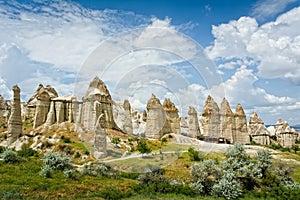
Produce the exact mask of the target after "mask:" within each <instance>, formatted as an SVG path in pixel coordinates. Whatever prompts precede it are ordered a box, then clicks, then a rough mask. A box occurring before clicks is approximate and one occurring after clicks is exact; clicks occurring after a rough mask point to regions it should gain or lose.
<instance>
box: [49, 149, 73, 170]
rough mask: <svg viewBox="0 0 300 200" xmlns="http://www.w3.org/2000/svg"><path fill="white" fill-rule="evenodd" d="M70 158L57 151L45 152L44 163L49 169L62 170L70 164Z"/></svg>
mask: <svg viewBox="0 0 300 200" xmlns="http://www.w3.org/2000/svg"><path fill="white" fill-rule="evenodd" d="M71 161H72V159H71V158H70V157H69V156H66V155H62V154H60V153H58V152H54V153H53V152H50V151H49V152H47V153H46V154H45V155H44V165H46V166H48V167H50V168H51V169H53V170H55V169H59V170H64V169H66V168H68V167H69V166H70V163H71Z"/></svg>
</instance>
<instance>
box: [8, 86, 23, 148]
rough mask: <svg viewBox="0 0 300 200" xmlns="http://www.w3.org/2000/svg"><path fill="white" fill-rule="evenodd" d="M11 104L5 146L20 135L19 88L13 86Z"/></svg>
mask: <svg viewBox="0 0 300 200" xmlns="http://www.w3.org/2000/svg"><path fill="white" fill-rule="evenodd" d="M12 89H13V93H14V96H13V103H12V110H11V115H10V117H9V120H8V134H7V138H8V141H7V145H8V146H9V145H10V144H12V143H13V142H15V141H16V140H17V139H18V137H19V136H20V134H21V133H22V118H21V102H20V88H19V87H18V86H17V85H15V86H13V88H12Z"/></svg>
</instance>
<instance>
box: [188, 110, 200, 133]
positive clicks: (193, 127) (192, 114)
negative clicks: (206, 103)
mask: <svg viewBox="0 0 300 200" xmlns="http://www.w3.org/2000/svg"><path fill="white" fill-rule="evenodd" d="M188 115H189V116H188V127H189V129H188V136H189V137H192V138H197V136H200V134H201V132H200V128H199V122H198V114H197V111H196V109H195V108H194V107H193V106H189V111H188Z"/></svg>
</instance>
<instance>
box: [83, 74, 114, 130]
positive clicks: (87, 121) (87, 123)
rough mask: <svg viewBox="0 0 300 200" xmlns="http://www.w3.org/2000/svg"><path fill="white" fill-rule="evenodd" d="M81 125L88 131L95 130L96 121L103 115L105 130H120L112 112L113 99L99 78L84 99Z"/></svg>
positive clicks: (91, 85)
mask: <svg viewBox="0 0 300 200" xmlns="http://www.w3.org/2000/svg"><path fill="white" fill-rule="evenodd" d="M82 100H83V105H82V115H81V123H82V124H83V127H84V128H86V129H87V130H94V127H95V124H96V120H97V119H98V118H99V116H100V115H101V114H103V117H102V118H101V119H100V125H101V127H102V128H104V129H107V128H109V129H118V130H119V128H118V127H117V125H116V123H115V121H114V119H113V111H112V99H111V96H110V93H109V91H108V89H107V87H106V85H105V84H104V82H103V81H102V80H100V79H99V78H98V77H97V76H96V77H95V78H94V79H93V80H92V82H91V83H90V85H89V87H88V90H87V92H86V94H85V96H84V97H83V99H82Z"/></svg>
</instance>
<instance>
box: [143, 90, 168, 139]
mask: <svg viewBox="0 0 300 200" xmlns="http://www.w3.org/2000/svg"><path fill="white" fill-rule="evenodd" d="M147 111H148V112H147V120H146V132H145V136H146V137H147V138H153V139H159V138H161V137H162V136H163V134H164V132H163V127H164V126H165V122H166V113H165V111H164V109H163V107H162V105H161V103H160V101H159V99H158V98H157V97H156V96H155V95H154V94H152V96H151V98H150V99H149V100H148V103H147Z"/></svg>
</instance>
